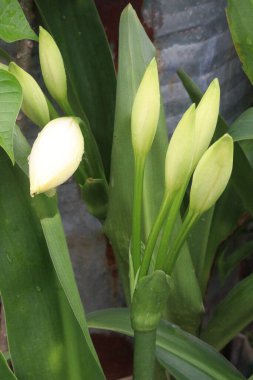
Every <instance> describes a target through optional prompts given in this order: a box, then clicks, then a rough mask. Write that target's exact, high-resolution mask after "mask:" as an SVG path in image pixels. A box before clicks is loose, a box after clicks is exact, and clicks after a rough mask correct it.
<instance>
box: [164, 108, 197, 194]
mask: <svg viewBox="0 0 253 380" xmlns="http://www.w3.org/2000/svg"><path fill="white" fill-rule="evenodd" d="M195 114H196V112H195V104H192V105H191V106H190V107H189V108H188V110H187V111H186V112H185V113H184V115H183V117H182V118H181V120H180V121H179V123H178V125H177V127H176V129H175V131H174V133H173V135H172V137H171V139H170V143H169V147H168V150H167V154H166V159H165V186H166V191H167V192H169V193H171V194H172V193H174V192H176V191H177V190H179V189H180V188H181V187H182V186H183V185H184V184H185V183H186V181H187V179H188V180H189V176H190V175H191V173H192V161H193V154H194V137H195Z"/></svg>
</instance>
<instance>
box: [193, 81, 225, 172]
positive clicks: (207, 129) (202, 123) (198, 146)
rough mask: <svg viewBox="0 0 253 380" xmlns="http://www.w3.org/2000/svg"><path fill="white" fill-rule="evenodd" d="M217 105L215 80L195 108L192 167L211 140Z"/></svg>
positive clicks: (218, 101) (216, 82)
mask: <svg viewBox="0 0 253 380" xmlns="http://www.w3.org/2000/svg"><path fill="white" fill-rule="evenodd" d="M219 105H220V86H219V81H218V79H217V78H216V79H214V80H213V81H212V82H211V84H210V85H209V87H208V89H207V90H206V92H205V93H204V95H203V97H202V99H201V101H200V102H199V104H198V107H197V108H196V121H195V131H196V138H195V153H194V160H193V161H194V166H196V165H197V163H198V161H199V160H200V158H201V156H202V155H203V153H204V152H205V151H206V149H207V148H208V146H209V144H210V142H211V140H212V137H213V134H214V131H215V128H216V124H217V119H218V115H219Z"/></svg>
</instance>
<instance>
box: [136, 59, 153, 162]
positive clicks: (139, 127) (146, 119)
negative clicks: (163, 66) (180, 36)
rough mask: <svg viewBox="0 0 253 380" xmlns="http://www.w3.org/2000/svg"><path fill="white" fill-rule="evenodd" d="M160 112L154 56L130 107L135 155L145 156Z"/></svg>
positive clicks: (151, 141)
mask: <svg viewBox="0 0 253 380" xmlns="http://www.w3.org/2000/svg"><path fill="white" fill-rule="evenodd" d="M159 114H160V90H159V78H158V70H157V64H156V60H155V58H153V59H152V61H151V62H150V64H149V65H148V67H147V69H146V71H145V73H144V76H143V78H142V81H141V83H140V86H139V88H138V90H137V93H136V96H135V99H134V103H133V109H132V119H131V124H132V144H133V149H134V154H135V156H136V157H137V156H139V157H145V156H146V155H147V153H148V151H149V150H150V148H151V145H152V143H153V140H154V137H155V134H156V129H157V124H158V120H159Z"/></svg>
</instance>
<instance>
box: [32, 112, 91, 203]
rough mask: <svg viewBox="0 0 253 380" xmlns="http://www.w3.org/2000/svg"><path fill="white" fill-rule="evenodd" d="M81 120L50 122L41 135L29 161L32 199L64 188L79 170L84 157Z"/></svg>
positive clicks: (36, 141) (63, 119)
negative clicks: (64, 184)
mask: <svg viewBox="0 0 253 380" xmlns="http://www.w3.org/2000/svg"><path fill="white" fill-rule="evenodd" d="M78 120H79V119H78V118H74V117H61V118H58V119H55V120H52V121H50V122H49V123H48V124H47V125H46V126H45V128H43V130H42V131H41V132H40V133H39V135H38V137H37V139H36V140H35V142H34V144H33V147H32V151H31V154H30V157H29V177H30V192H31V195H32V196H33V195H35V194H39V193H43V192H45V191H48V190H51V189H52V188H55V187H56V186H59V185H61V184H62V183H63V182H65V181H67V179H69V178H70V177H71V176H72V174H73V173H74V172H75V171H76V169H77V168H78V166H79V164H80V162H81V159H82V156H83V153H84V140H83V135H82V132H81V130H80V127H79V123H78Z"/></svg>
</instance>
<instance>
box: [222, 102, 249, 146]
mask: <svg viewBox="0 0 253 380" xmlns="http://www.w3.org/2000/svg"><path fill="white" fill-rule="evenodd" d="M228 131H229V134H230V135H231V136H232V137H233V140H234V141H242V140H251V139H253V108H249V109H247V110H246V111H245V112H243V113H242V114H241V115H240V116H239V117H238V118H237V119H236V120H235V121H234V122H233V124H232V125H231V126H230V127H229V130H228Z"/></svg>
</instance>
